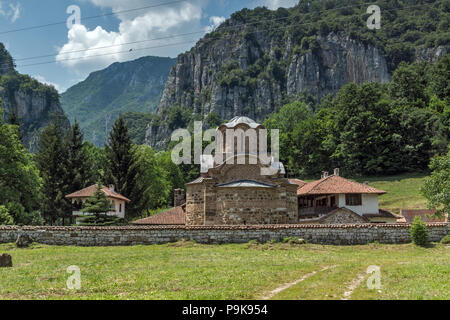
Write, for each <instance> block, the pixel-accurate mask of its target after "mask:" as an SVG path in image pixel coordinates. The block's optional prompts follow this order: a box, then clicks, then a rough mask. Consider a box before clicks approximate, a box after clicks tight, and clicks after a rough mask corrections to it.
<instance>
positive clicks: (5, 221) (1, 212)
mask: <svg viewBox="0 0 450 320" xmlns="http://www.w3.org/2000/svg"><path fill="white" fill-rule="evenodd" d="M12 224H14V219H13V217H12V216H11V215H10V214H9V211H8V209H7V208H6V207H5V206H0V225H12Z"/></svg>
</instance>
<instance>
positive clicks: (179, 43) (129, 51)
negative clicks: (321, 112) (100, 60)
mask: <svg viewBox="0 0 450 320" xmlns="http://www.w3.org/2000/svg"><path fill="white" fill-rule="evenodd" d="M195 42H197V40H191V41H185V42H178V43H171V44H164V45H160V46H152V47H146V48H138V49H133V50H124V51H117V52H110V53H102V54H95V55H90V56H86V57H77V58H67V59H60V60H52V61H45V62H38V63H32V64H24V65H21V66H19V67H30V66H37V65H42V64H50V63H56V62H61V61H70V60H83V59H88V58H94V57H101V56H110V55H115V54H119V53H134V52H135V51H142V50H148V49H155V48H163V47H170V46H176V45H181V44H188V43H195Z"/></svg>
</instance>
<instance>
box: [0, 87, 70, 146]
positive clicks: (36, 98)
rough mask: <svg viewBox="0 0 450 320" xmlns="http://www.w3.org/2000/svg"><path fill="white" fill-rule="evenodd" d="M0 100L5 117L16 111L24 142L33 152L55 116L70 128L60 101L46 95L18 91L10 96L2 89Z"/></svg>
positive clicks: (0, 90)
mask: <svg viewBox="0 0 450 320" xmlns="http://www.w3.org/2000/svg"><path fill="white" fill-rule="evenodd" d="M0 98H1V99H2V101H3V108H4V109H5V111H6V113H5V115H6V114H8V113H10V112H11V110H13V109H15V112H16V114H17V116H18V117H19V121H20V123H21V125H22V127H21V133H22V141H23V143H24V145H25V147H26V148H27V149H28V150H29V151H31V152H34V151H36V150H37V147H38V143H39V136H40V133H41V131H42V129H43V128H44V127H45V126H47V124H48V123H49V122H50V121H51V120H52V116H53V115H54V114H55V115H58V116H60V117H61V119H62V124H63V126H64V127H65V128H68V127H69V125H70V123H69V120H68V119H67V118H66V117H65V115H64V112H63V111H62V108H61V104H60V103H59V101H58V100H54V99H52V98H50V97H48V96H46V95H45V94H42V93H38V92H25V91H23V90H18V91H15V92H13V93H12V96H10V94H6V92H5V90H4V89H3V90H2V88H0Z"/></svg>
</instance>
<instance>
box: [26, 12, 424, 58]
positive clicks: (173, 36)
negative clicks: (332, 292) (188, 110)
mask: <svg viewBox="0 0 450 320" xmlns="http://www.w3.org/2000/svg"><path fill="white" fill-rule="evenodd" d="M430 5H432V4H422V5H414V6H408V7H403V8H392V9H384V10H383V11H394V10H398V11H400V10H406V9H411V8H413V7H422V6H430ZM359 6H360V5H358V6H346V7H339V8H334V9H328V10H323V11H322V12H324V11H330V10H339V9H343V8H349V7H359ZM286 18H298V16H294V17H284V18H283V19H286ZM280 19H281V18H278V19H272V20H265V21H258V22H255V23H251V24H250V23H249V24H239V25H236V26H229V27H221V30H220V32H223V31H227V30H228V29H230V28H239V27H241V26H250V25H253V24H260V23H267V22H271V21H278V20H280ZM342 19H346V18H344V17H343V18H342ZM318 22H326V20H317V21H312V22H307V23H302V24H297V25H296V26H302V25H308V24H314V23H318ZM290 27H292V25H288V26H284V27H280V28H271V29H270V30H282V29H287V28H290ZM262 31H267V29H259V30H256V31H253V32H249V33H248V34H253V33H258V32H262ZM200 32H202V33H203V32H204V30H202V31H196V32H190V33H185V34H178V35H171V36H166V37H161V38H154V39H146V40H140V41H133V42H130V43H123V44H116V45H111V46H104V47H97V48H90V49H83V50H77V51H68V52H63V53H61V54H68V53H76V52H86V51H90V50H98V49H104V48H109V47H115V46H121V45H126V44H135V43H140V42H146V41H155V40H163V39H171V38H175V37H181V36H186V35H193V34H196V33H200ZM217 32H219V31H217ZM216 39H217V38H216ZM196 41H197V40H192V41H188V42H181V43H175V44H167V45H159V46H152V47H145V48H137V49H131V50H128V51H118V52H111V53H104V54H98V55H90V56H85V57H75V58H68V59H59V60H52V61H46V62H39V63H32V64H25V65H19V66H18V67H29V66H35V65H43V64H50V63H56V62H61V61H69V60H84V59H88V58H91V57H98V56H108V55H115V54H119V53H133V52H134V51H142V50H147V49H152V48H162V47H167V46H173V45H178V44H187V43H194V42H196ZM58 55H59V54H54V55H44V56H37V57H29V58H23V59H18V60H30V59H37V58H38V57H39V58H42V57H49V56H58Z"/></svg>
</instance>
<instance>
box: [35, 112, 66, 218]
mask: <svg viewBox="0 0 450 320" xmlns="http://www.w3.org/2000/svg"><path fill="white" fill-rule="evenodd" d="M36 163H37V166H38V169H39V171H40V175H41V177H42V180H43V186H42V194H43V199H42V202H41V214H42V216H43V217H44V218H45V219H46V220H47V222H48V223H50V224H51V225H53V224H54V223H55V222H56V220H57V219H58V218H62V219H63V224H64V222H65V217H67V216H68V215H69V214H70V212H71V206H70V202H69V200H68V199H66V198H65V195H67V194H68V189H67V149H66V146H65V145H64V132H63V129H62V127H61V120H60V119H59V118H58V116H55V117H54V119H53V121H52V122H51V123H49V124H48V125H47V127H45V128H44V130H43V132H42V134H41V138H40V143H39V150H38V153H37V154H36Z"/></svg>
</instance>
